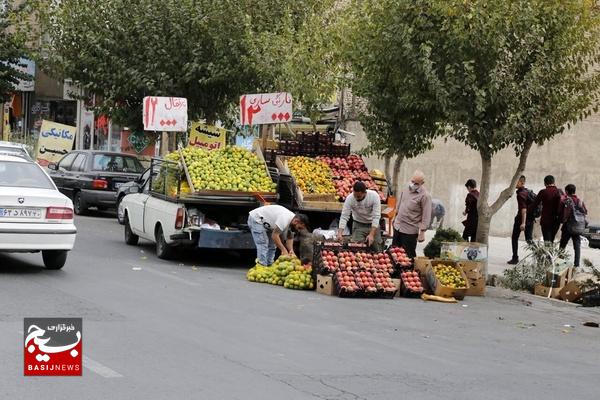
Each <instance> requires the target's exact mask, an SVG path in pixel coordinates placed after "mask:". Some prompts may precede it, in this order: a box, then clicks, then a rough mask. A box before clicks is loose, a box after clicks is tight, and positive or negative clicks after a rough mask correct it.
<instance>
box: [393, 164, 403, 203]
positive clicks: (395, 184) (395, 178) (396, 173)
mask: <svg viewBox="0 0 600 400" xmlns="http://www.w3.org/2000/svg"><path fill="white" fill-rule="evenodd" d="M402 161H404V156H402V155H398V157H396V160H395V161H394V170H393V171H392V193H393V195H394V196H396V197H397V196H398V190H399V189H398V180H399V178H400V167H401V166H402Z"/></svg>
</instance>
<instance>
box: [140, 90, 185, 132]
mask: <svg viewBox="0 0 600 400" xmlns="http://www.w3.org/2000/svg"><path fill="white" fill-rule="evenodd" d="M143 120H144V130H146V131H158V132H185V131H187V128H188V115H187V99H185V98H183V97H156V96H147V97H144V102H143Z"/></svg>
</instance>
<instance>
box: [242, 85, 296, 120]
mask: <svg viewBox="0 0 600 400" xmlns="http://www.w3.org/2000/svg"><path fill="white" fill-rule="evenodd" d="M291 120H292V95H291V94H289V93H285V92H282V93H266V94H245V95H243V96H242V97H240V125H242V126H244V125H261V124H280V123H284V122H290V121H291Z"/></svg>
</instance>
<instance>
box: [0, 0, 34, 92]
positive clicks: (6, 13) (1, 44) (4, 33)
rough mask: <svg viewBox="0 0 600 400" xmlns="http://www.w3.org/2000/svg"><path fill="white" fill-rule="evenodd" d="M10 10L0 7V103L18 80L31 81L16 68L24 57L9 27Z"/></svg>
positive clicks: (16, 37)
mask: <svg viewBox="0 0 600 400" xmlns="http://www.w3.org/2000/svg"><path fill="white" fill-rule="evenodd" d="M10 25H11V24H10V10H9V9H8V8H2V7H1V6H0V102H3V101H5V100H7V99H8V98H9V96H10V94H11V93H12V92H14V90H15V86H16V85H17V84H18V83H19V81H20V80H27V79H31V77H30V76H29V75H27V74H26V73H24V72H23V71H21V70H20V69H18V68H16V66H17V65H19V64H20V58H21V57H23V56H24V55H25V48H24V46H23V42H22V41H21V40H20V38H19V36H18V35H15V33H14V32H12V31H11V30H10V29H9V27H10Z"/></svg>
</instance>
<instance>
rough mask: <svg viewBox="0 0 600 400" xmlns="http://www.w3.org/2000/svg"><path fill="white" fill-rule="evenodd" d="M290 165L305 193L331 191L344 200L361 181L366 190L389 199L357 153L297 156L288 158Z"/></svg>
mask: <svg viewBox="0 0 600 400" xmlns="http://www.w3.org/2000/svg"><path fill="white" fill-rule="evenodd" d="M287 165H288V168H289V170H290V173H291V174H292V176H293V177H294V179H295V180H296V184H297V185H298V187H299V188H300V190H302V192H303V193H305V194H332V195H335V198H336V199H337V200H339V201H344V200H346V197H348V195H349V194H350V193H352V186H353V185H354V183H355V182H356V181H358V180H360V181H363V182H364V183H365V185H366V186H367V189H371V190H375V191H376V192H377V193H378V194H379V197H380V198H381V200H382V201H385V199H386V196H385V194H384V193H383V192H382V191H381V189H380V188H379V186H378V185H377V184H376V183H375V181H374V180H373V178H372V177H371V175H369V171H368V169H367V167H366V166H365V163H364V161H363V159H362V158H361V157H360V156H358V155H355V154H351V155H349V156H347V157H328V156H319V157H316V158H310V157H305V156H296V157H289V158H288V160H287Z"/></svg>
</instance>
